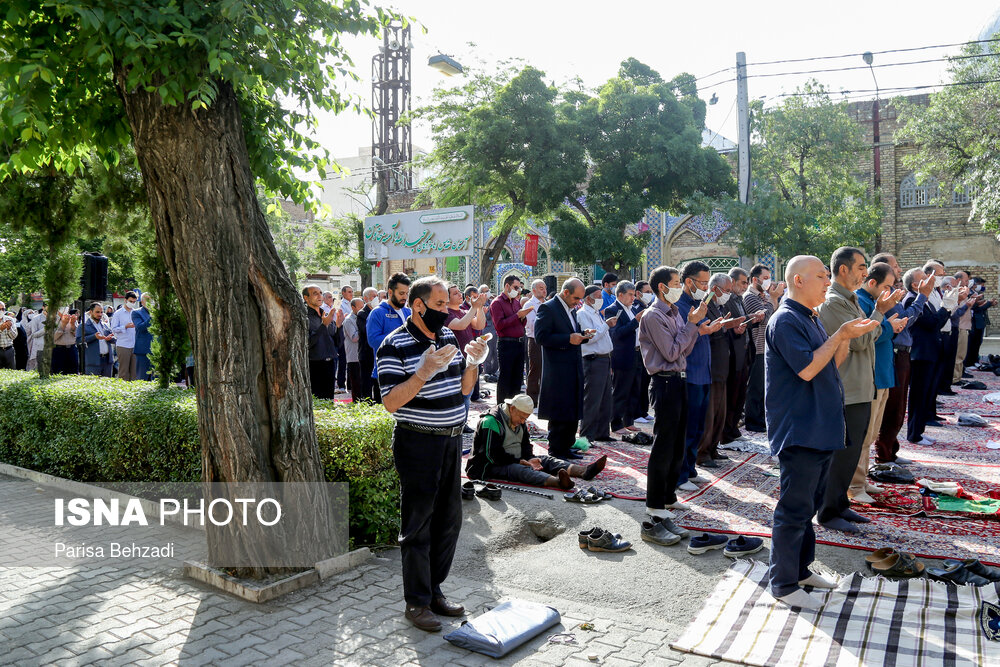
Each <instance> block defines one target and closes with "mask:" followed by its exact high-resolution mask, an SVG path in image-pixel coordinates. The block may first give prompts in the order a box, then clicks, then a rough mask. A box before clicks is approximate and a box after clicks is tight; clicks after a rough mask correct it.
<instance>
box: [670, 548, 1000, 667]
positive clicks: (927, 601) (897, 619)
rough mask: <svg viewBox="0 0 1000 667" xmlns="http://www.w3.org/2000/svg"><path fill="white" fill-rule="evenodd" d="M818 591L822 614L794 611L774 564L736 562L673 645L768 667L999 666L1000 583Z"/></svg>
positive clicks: (845, 581)
mask: <svg viewBox="0 0 1000 667" xmlns="http://www.w3.org/2000/svg"><path fill="white" fill-rule="evenodd" d="M811 594H812V595H813V596H814V597H817V598H820V599H822V600H823V603H824V604H823V608H822V609H821V610H820V611H818V612H816V611H805V610H801V611H799V610H796V611H792V610H791V609H790V608H789V607H787V606H785V605H783V604H781V603H779V602H777V601H775V599H774V598H773V597H771V595H770V593H769V592H768V591H767V564H766V563H761V562H759V561H746V560H741V561H737V562H735V563H734V564H733V566H732V567H731V568H730V569H729V571H727V572H726V574H725V575H724V576H723V578H722V581H721V582H720V583H719V584H718V586H716V587H715V590H714V591H713V592H712V594H711V595H710V596H709V598H708V600H707V602H706V603H705V606H704V608H703V609H702V610H701V612H700V613H699V614H698V616H697V617H696V618H695V619H694V620H693V621H692V622H691V623H690V625H688V627H687V629H686V630H685V631H684V633H683V634H682V635H681V637H680V639H678V640H677V641H676V642H675V643H673V644H671V647H672V648H674V649H676V650H678V651H685V652H688V653H695V654H697V655H702V656H707V657H710V658H715V659H722V660H731V661H733V662H737V663H742V664H745V665H760V666H761V667H792V666H793V665H794V666H795V667H813V666H817V667H818V666H820V665H822V666H824V667H825V666H827V665H829V666H835V665H845V666H846V665H852V666H855V667H876V666H878V667H883V666H884V667H902V666H904V665H905V666H911V665H912V666H918V665H928V666H930V665H951V666H953V667H981V666H985V667H996V666H998V665H1000V642H997V641H994V640H991V639H990V637H996V636H997V633H996V628H997V618H998V616H997V614H998V613H1000V606H998V602H1000V600H998V597H1000V585H992V586H983V587H981V588H976V587H973V586H949V585H947V584H943V583H938V582H934V581H930V580H928V579H910V580H901V581H893V580H889V579H885V578H883V577H865V576H862V575H861V574H857V573H854V574H851V575H848V576H844V577H841V578H840V581H839V586H838V587H837V588H836V589H835V590H830V591H823V590H812V591H811Z"/></svg>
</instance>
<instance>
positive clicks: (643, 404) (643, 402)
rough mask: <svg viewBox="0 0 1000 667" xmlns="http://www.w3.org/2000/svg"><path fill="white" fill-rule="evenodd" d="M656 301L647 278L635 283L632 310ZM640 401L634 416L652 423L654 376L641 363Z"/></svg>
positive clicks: (642, 308)
mask: <svg viewBox="0 0 1000 667" xmlns="http://www.w3.org/2000/svg"><path fill="white" fill-rule="evenodd" d="M655 301H656V295H655V294H653V288H652V287H650V286H649V283H648V282H647V281H645V280H640V281H639V282H637V283H636V284H635V301H633V302H632V312H633V313H635V314H638V312H639V311H640V310H646V309H647V308H649V307H650V306H652V305H653V302H655ZM638 372H639V402H638V403H637V404H636V406H635V414H634V415H633V418H634V419H635V421H636V423H637V424H650V423H652V421H653V420H652V418H651V415H650V414H649V383H650V382H651V381H652V379H653V377H652V376H651V375H650V374H649V373H647V372H646V367H645V366H643V365H642V364H639V371H638Z"/></svg>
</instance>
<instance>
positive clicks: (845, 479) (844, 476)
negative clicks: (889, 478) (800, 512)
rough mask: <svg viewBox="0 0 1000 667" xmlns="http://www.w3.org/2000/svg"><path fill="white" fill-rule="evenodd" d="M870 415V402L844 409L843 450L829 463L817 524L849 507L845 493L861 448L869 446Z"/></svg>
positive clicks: (856, 465)
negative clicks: (845, 428) (845, 423)
mask: <svg viewBox="0 0 1000 667" xmlns="http://www.w3.org/2000/svg"><path fill="white" fill-rule="evenodd" d="M871 413H872V404H871V402H868V403H852V404H851V405H848V406H846V407H845V408H844V419H845V421H846V422H847V434H846V435H847V437H846V442H845V444H846V445H847V447H845V448H844V449H838V450H837V451H836V452H834V453H833V458H832V459H831V460H830V476H829V477H828V478H827V483H826V492H825V493H824V494H823V505H822V506H821V507H820V509H819V512H818V513H817V518H818V519H819V522H820V523H823V522H825V521H829V520H830V519H835V518H837V517H839V516H840V515H841V514H842V513H843V511H844V510H846V509H847V508H848V507H850V506H851V501H850V500H848V498H847V489H848V488H849V487H850V486H851V480H852V479H853V478H854V471H855V470H857V468H858V459H859V458H861V447H862V444H863V443H864V446H866V447H867V446H868V445H870V444H871V443H865V442H864V441H865V432H866V431H867V430H868V420H869V418H870V417H871Z"/></svg>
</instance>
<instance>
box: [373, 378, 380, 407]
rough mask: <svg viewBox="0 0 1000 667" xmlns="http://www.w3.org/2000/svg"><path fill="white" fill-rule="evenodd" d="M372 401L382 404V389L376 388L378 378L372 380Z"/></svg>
mask: <svg viewBox="0 0 1000 667" xmlns="http://www.w3.org/2000/svg"><path fill="white" fill-rule="evenodd" d="M372 400H373V401H374V402H376V403H381V402H382V389H381V388H379V386H378V378H372Z"/></svg>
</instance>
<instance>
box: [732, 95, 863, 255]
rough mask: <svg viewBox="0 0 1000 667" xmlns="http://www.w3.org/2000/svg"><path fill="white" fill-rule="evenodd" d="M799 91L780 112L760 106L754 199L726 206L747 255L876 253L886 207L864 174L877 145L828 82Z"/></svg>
mask: <svg viewBox="0 0 1000 667" xmlns="http://www.w3.org/2000/svg"><path fill="white" fill-rule="evenodd" d="M797 93H798V94H796V95H793V96H789V97H788V98H787V99H786V100H785V102H783V103H782V104H781V105H780V106H778V107H775V108H773V109H764V108H763V106H762V105H761V103H760V102H754V103H752V106H751V133H752V135H753V137H752V139H753V141H752V143H751V156H752V157H751V164H752V167H753V176H752V178H753V181H754V184H755V187H754V189H753V191H752V193H751V197H752V201H751V203H750V205H749V206H744V205H742V204H740V203H738V202H731V203H728V204H727V205H726V206H724V211H725V214H726V217H727V218H728V219H729V220H730V222H732V223H733V224H734V226H735V228H736V231H737V233H738V235H739V248H740V252H741V253H743V254H745V255H750V256H753V255H755V254H758V253H763V252H767V251H772V250H773V251H774V252H776V253H777V254H778V255H779V256H781V257H792V256H794V255H799V254H812V255H816V256H818V257H824V258H825V257H829V256H830V255H831V253H832V252H833V251H834V250H835V249H837V248H838V247H840V246H843V245H854V246H859V247H862V248H872V247H874V246H875V245H876V239H877V237H878V235H879V230H880V228H881V221H882V206H881V204H880V202H879V199H878V196H877V194H876V193H872V192H871V191H870V188H869V187H868V184H867V183H866V182H865V181H864V179H863V178H862V177H860V175H859V174H858V173H857V165H858V162H859V160H860V159H861V158H862V156H863V155H864V153H865V152H866V151H870V150H871V145H870V144H868V143H866V142H865V139H864V131H863V129H862V128H861V126H860V125H858V124H857V123H856V122H854V120H853V119H851V117H850V116H849V115H848V113H847V104H846V103H845V102H834V101H833V100H832V99H830V95H829V93H828V92H827V91H826V89H825V88H823V86H822V85H820V84H819V83H817V82H815V81H810V82H809V83H807V84H806V85H805V86H804V87H803V88H801V89H799V90H798V91H797Z"/></svg>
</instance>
